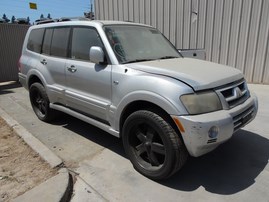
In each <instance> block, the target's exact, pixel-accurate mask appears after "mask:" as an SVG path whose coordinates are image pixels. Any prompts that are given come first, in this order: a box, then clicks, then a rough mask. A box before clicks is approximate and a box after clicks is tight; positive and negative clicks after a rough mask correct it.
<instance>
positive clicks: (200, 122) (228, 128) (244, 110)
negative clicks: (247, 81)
mask: <svg viewBox="0 0 269 202" xmlns="http://www.w3.org/2000/svg"><path fill="white" fill-rule="evenodd" d="M257 111H258V100H257V97H256V96H255V95H251V97H250V98H249V99H247V100H246V101H245V102H244V103H243V104H240V105H238V106H236V107H234V108H232V109H230V110H220V111H216V112H211V113H207V114H201V115H188V116H177V118H178V119H179V120H180V122H181V123H182V125H183V127H184V130H185V132H182V131H181V134H182V137H183V140H184V143H185V145H186V147H187V150H188V151H189V153H190V155H191V156H194V157H198V156H201V155H203V154H206V153H208V152H210V151H212V150H214V149H215V148H216V147H217V146H218V145H220V144H221V143H223V142H225V141H227V140H228V139H230V138H231V137H232V135H233V133H234V132H236V131H237V130H239V129H240V128H242V127H243V126H245V125H246V124H248V123H249V122H251V121H252V120H253V119H254V118H255V116H256V114H257ZM213 126H216V127H218V129H219V132H218V136H217V137H215V138H210V137H209V134H208V132H209V130H210V128H211V127H213Z"/></svg>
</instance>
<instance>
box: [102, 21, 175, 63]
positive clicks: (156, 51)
mask: <svg viewBox="0 0 269 202" xmlns="http://www.w3.org/2000/svg"><path fill="white" fill-rule="evenodd" d="M104 31H105V33H106V36H107V38H108V40H109V43H110V45H111V47H112V49H113V51H114V53H115V55H116V57H117V59H118V61H119V63H121V64H124V63H131V62H139V61H148V60H157V59H167V58H178V57H180V54H179V53H178V52H177V50H176V49H175V48H174V46H173V45H172V44H171V43H170V42H169V41H168V40H167V39H166V38H165V37H164V36H163V35H162V34H161V33H160V32H159V31H158V30H156V29H154V28H150V27H143V26H132V25H110V26H104Z"/></svg>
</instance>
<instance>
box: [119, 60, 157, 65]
mask: <svg viewBox="0 0 269 202" xmlns="http://www.w3.org/2000/svg"><path fill="white" fill-rule="evenodd" d="M151 60H153V59H136V60H128V61H125V62H122V63H121V64H127V63H135V62H145V61H151Z"/></svg>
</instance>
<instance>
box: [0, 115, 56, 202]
mask: <svg viewBox="0 0 269 202" xmlns="http://www.w3.org/2000/svg"><path fill="white" fill-rule="evenodd" d="M56 174H57V170H55V169H51V168H50V166H49V165H48V164H47V163H46V162H45V161H44V160H43V159H41V157H40V156H39V155H38V154H37V153H36V152H34V151H33V150H32V149H31V148H30V147H29V146H28V145H27V144H26V143H25V142H24V141H23V140H22V139H21V138H20V137H19V136H17V134H16V133H15V132H14V131H13V130H12V129H11V128H10V127H9V126H8V125H7V124H6V122H5V121H4V120H3V119H2V118H1V117H0V202H2V201H3V202H5V201H10V200H11V199H13V198H15V197H17V196H19V195H21V194H23V193H25V192H26V191H28V190H30V189H32V188H33V187H35V186H37V185H39V184H40V183H42V182H44V181H45V180H47V179H49V178H51V177H52V176H54V175H56Z"/></svg>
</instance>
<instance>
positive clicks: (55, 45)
mask: <svg viewBox="0 0 269 202" xmlns="http://www.w3.org/2000/svg"><path fill="white" fill-rule="evenodd" d="M69 33H70V28H69V27H61V28H55V29H54V31H53V36H52V42H51V47H50V54H51V55H53V56H58V57H66V56H67V48H68V41H69Z"/></svg>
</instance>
